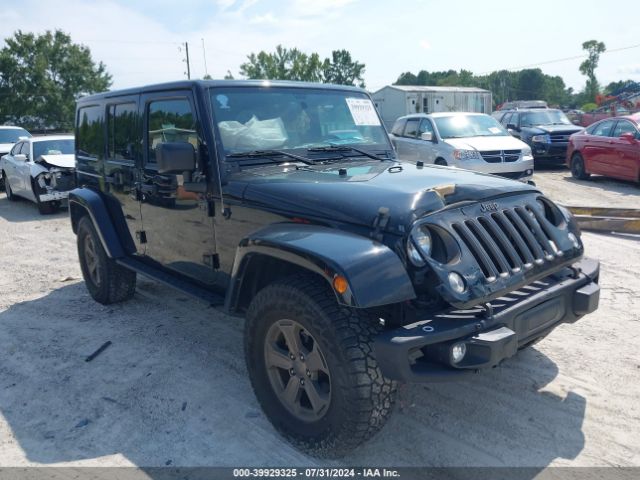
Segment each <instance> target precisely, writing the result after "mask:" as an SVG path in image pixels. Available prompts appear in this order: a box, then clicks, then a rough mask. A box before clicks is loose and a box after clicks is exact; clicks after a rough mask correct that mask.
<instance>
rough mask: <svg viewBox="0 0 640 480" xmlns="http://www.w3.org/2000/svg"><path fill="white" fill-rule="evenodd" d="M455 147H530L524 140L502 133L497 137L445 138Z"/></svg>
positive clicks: (489, 148) (499, 148) (446, 141)
mask: <svg viewBox="0 0 640 480" xmlns="http://www.w3.org/2000/svg"><path fill="white" fill-rule="evenodd" d="M445 143H448V144H449V145H451V146H452V147H453V148H460V149H464V150H480V151H481V152H483V151H487V150H522V149H523V148H529V147H528V146H527V144H526V143H524V142H523V141H522V140H518V139H517V138H515V137H512V136H511V135H501V136H496V137H468V138H448V139H446V140H445Z"/></svg>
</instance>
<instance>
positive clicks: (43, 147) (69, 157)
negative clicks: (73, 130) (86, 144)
mask: <svg viewBox="0 0 640 480" xmlns="http://www.w3.org/2000/svg"><path fill="white" fill-rule="evenodd" d="M74 143H75V142H74V138H73V135H55V136H54V135H52V136H44V137H31V138H27V139H23V140H20V141H19V142H18V143H16V144H15V145H14V146H13V148H12V149H11V151H10V152H9V153H8V154H6V155H5V156H3V157H2V158H0V174H2V178H3V179H4V186H5V191H6V193H7V198H8V199H9V200H10V201H13V200H16V197H23V198H26V199H28V200H31V201H32V202H35V203H36V204H37V205H38V210H39V211H40V213H43V214H45V213H53V212H55V211H56V210H58V208H59V207H60V205H61V204H62V202H63V201H65V200H66V198H67V197H68V195H69V191H70V190H73V189H74V188H75V185H76V180H75V151H74V148H75V147H74Z"/></svg>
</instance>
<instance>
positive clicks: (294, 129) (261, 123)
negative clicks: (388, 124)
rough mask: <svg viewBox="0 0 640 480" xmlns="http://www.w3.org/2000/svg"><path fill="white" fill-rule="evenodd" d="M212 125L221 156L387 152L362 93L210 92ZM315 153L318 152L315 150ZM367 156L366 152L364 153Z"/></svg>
mask: <svg viewBox="0 0 640 480" xmlns="http://www.w3.org/2000/svg"><path fill="white" fill-rule="evenodd" d="M210 96H211V104H212V107H213V114H214V123H215V126H216V128H217V130H218V134H219V138H220V140H221V143H222V146H223V149H224V154H225V156H228V157H232V158H242V156H243V155H242V154H243V153H245V154H247V155H248V156H249V155H251V156H254V157H255V156H256V155H258V154H260V152H269V155H273V154H274V152H280V153H282V152H287V153H290V154H298V155H300V156H303V157H305V158H306V157H310V156H311V157H312V156H313V155H314V152H316V153H315V155H322V156H324V157H326V156H327V153H328V152H331V150H328V149H321V147H336V146H338V147H344V149H345V150H346V149H347V148H350V149H351V151H352V152H355V153H356V154H358V152H361V153H363V154H364V155H365V156H367V155H368V154H375V153H381V152H387V151H391V145H390V144H389V141H388V138H387V134H386V132H385V130H384V128H383V127H382V124H381V122H380V118H379V117H378V114H377V112H376V110H375V107H374V106H373V104H372V103H371V100H370V99H369V97H368V96H367V95H366V94H364V93H361V92H357V91H348V90H337V89H328V88H327V89H323V88H296V87H293V88H291V87H278V86H255V87H216V88H211V89H210ZM314 149H318V150H314ZM365 152H366V153H365Z"/></svg>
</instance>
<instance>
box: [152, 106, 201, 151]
mask: <svg viewBox="0 0 640 480" xmlns="http://www.w3.org/2000/svg"><path fill="white" fill-rule="evenodd" d="M147 115H148V123H147V125H148V130H147V135H148V143H147V145H148V149H149V151H148V153H149V156H148V160H147V162H148V163H155V162H156V148H157V147H158V145H159V144H161V143H166V142H187V143H190V144H191V145H193V148H195V149H196V151H198V134H197V133H196V124H195V115H194V114H193V111H192V110H191V104H190V103H189V100H187V99H186V98H177V99H170V100H157V101H152V102H150V103H149V105H148V107H147Z"/></svg>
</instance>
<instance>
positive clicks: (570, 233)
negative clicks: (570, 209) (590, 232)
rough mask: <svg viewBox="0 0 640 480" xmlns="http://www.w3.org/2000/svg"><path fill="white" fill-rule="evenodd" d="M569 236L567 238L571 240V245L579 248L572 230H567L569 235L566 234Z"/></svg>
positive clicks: (578, 242)
mask: <svg viewBox="0 0 640 480" xmlns="http://www.w3.org/2000/svg"><path fill="white" fill-rule="evenodd" d="M567 236H568V237H569V240H571V242H572V243H573V246H574V247H576V248H580V241H579V240H578V237H576V236H575V235H574V234H573V232H569V235H567Z"/></svg>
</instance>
